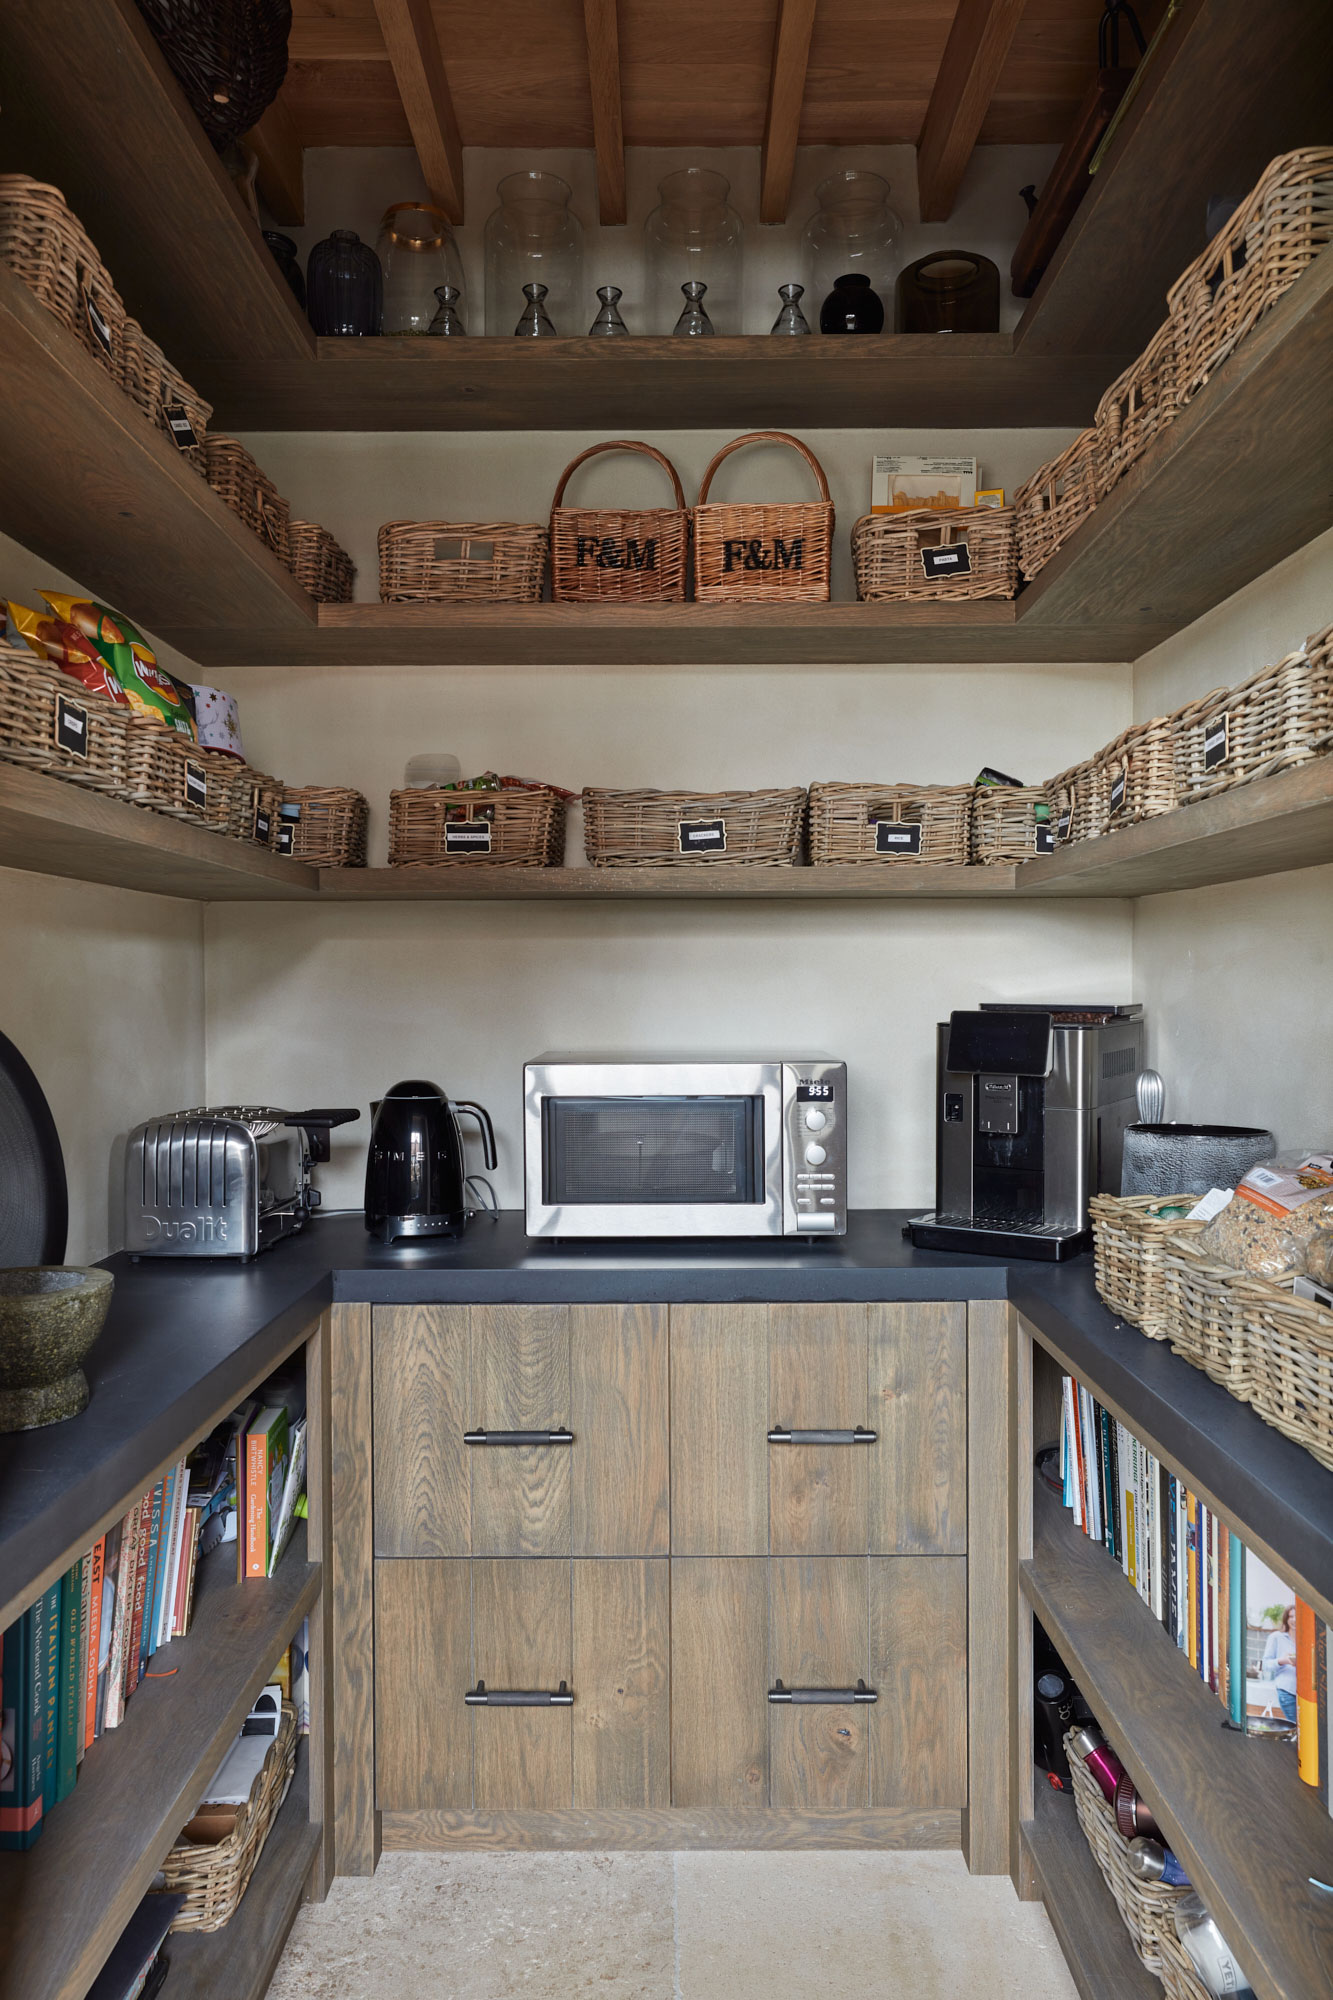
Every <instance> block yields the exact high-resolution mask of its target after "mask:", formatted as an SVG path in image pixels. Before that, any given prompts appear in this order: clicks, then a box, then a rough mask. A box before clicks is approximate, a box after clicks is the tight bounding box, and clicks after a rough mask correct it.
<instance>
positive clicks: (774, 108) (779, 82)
mask: <svg viewBox="0 0 1333 2000" xmlns="http://www.w3.org/2000/svg"><path fill="white" fill-rule="evenodd" d="M817 5H818V0H779V5H778V20H777V27H776V28H775V29H774V31H773V67H772V71H771V73H770V76H769V82H768V117H767V119H766V121H765V124H764V149H763V157H762V160H761V162H760V169H759V220H760V221H761V222H785V221H786V220H787V204H788V202H789V201H790V199H791V179H792V172H793V170H794V168H795V166H796V141H797V138H798V136H799V134H800V129H801V107H802V104H803V103H804V101H805V73H806V66H807V64H808V63H809V60H810V37H811V34H812V33H813V31H814V25H815V9H816V6H817Z"/></svg>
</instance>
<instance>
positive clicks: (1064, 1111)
mask: <svg viewBox="0 0 1333 2000" xmlns="http://www.w3.org/2000/svg"><path fill="white" fill-rule="evenodd" d="M1142 1012H1143V1010H1142V1008H1141V1007H1137V1006H1130V1007H1088V1006H1055V1005H1052V1006H1047V1007H1027V1006H1024V1007H1006V1006H999V1005H995V1004H991V1005H987V1006H983V1007H981V1008H979V1009H978V1010H977V1011H976V1012H975V1013H956V1014H951V1015H950V1017H949V1019H948V1020H947V1021H942V1022H941V1023H940V1027H939V1053H938V1072H937V1078H936V1103H935V1120H936V1126H935V1132H936V1138H935V1210H934V1213H933V1214H931V1215H926V1216H922V1217H920V1218H919V1219H918V1220H916V1221H914V1222H912V1223H911V1224H910V1225H909V1233H910V1235H911V1238H912V1241H913V1243H915V1244H916V1245H917V1246H918V1247H919V1248H921V1249H926V1250H974V1251H980V1252H982V1253H985V1254H989V1255H993V1256H1001V1257H1037V1258H1042V1259H1044V1260H1046V1261H1048V1262H1052V1263H1054V1262H1056V1261H1058V1260H1059V1259H1061V1258H1064V1257H1072V1256H1074V1255H1075V1254H1076V1253H1077V1252H1078V1251H1080V1250H1085V1249H1086V1248H1087V1247H1088V1243H1089V1240H1090V1238H1089V1231H1088V1200H1089V1197H1090V1196H1092V1195H1094V1194H1100V1193H1118V1192H1119V1188H1120V1160H1121V1153H1122V1151H1123V1147H1124V1135H1125V1127H1126V1126H1127V1125H1130V1124H1132V1123H1133V1122H1134V1120H1135V1118H1136V1117H1137V1116H1138V1110H1137V1105H1136V1103H1135V1097H1134V1086H1135V1082H1136V1080H1137V1078H1138V1075H1139V1071H1140V1070H1141V1069H1142V1068H1143V1021H1142V1018H1141V1017H1142Z"/></svg>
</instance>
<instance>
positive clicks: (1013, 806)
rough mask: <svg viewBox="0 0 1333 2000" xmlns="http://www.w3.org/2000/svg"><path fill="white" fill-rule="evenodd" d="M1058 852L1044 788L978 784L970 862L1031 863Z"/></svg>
mask: <svg viewBox="0 0 1333 2000" xmlns="http://www.w3.org/2000/svg"><path fill="white" fill-rule="evenodd" d="M1054 851H1055V821H1054V817H1053V814H1052V812H1051V801H1050V797H1049V795H1048V793H1047V790H1046V787H1045V785H978V786H977V787H976V788H975V790H974V791H973V793H972V852H971V857H970V858H971V859H972V860H973V861H975V862H979V863H980V864H981V865H982V866H989V865H991V864H993V863H995V862H1005V861H1007V862H1017V861H1030V860H1031V859H1032V858H1033V857H1034V856H1035V855H1038V854H1053V853H1054Z"/></svg>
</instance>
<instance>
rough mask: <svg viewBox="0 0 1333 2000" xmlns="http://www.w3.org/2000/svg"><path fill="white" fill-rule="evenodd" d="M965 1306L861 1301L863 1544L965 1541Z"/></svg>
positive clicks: (911, 1548) (951, 1544)
mask: <svg viewBox="0 0 1333 2000" xmlns="http://www.w3.org/2000/svg"><path fill="white" fill-rule="evenodd" d="M967 1395H968V1388H967V1307H966V1306H964V1305H947V1304H941V1305H934V1304H931V1305H920V1304H912V1305H882V1306H872V1307H871V1308H870V1410H871V1414H870V1416H869V1417H868V1418H867V1419H866V1421H867V1422H868V1423H870V1424H871V1425H872V1426H873V1427H874V1428H875V1429H876V1430H877V1431H878V1432H879V1443H878V1445H877V1446H875V1448H874V1450H873V1453H872V1454H871V1458H870V1547H871V1549H872V1551H873V1552H874V1553H875V1554H876V1555H961V1554H962V1553H963V1552H964V1550H965V1549H966V1547H967Z"/></svg>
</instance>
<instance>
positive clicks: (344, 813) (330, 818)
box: [278, 785, 370, 868]
mask: <svg viewBox="0 0 1333 2000" xmlns="http://www.w3.org/2000/svg"><path fill="white" fill-rule="evenodd" d="M291 806H297V807H299V813H298V814H296V815H293V814H292V813H291V812H290V811H289V810H288V808H289V807H291ZM369 814H370V808H369V806H368V805H367V804H366V801H365V800H364V799H363V798H362V796H361V794H360V792H353V791H349V790H348V789H347V787H346V786H344V785H301V786H297V787H291V786H289V787H288V788H287V790H286V791H285V792H284V793H283V798H282V812H281V818H280V821H279V828H278V832H279V840H278V847H279V851H280V852H283V853H290V854H292V855H294V856H295V857H296V859H297V860H298V861H304V862H306V863H308V865H309V866H310V867H312V868H364V867H365V865H366V822H367V819H368V818H369ZM287 827H290V828H291V845H290V847H288V846H287V845H286V841H285V830H286V828H287Z"/></svg>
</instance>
